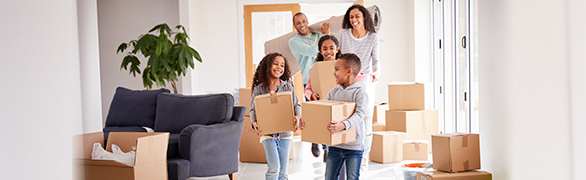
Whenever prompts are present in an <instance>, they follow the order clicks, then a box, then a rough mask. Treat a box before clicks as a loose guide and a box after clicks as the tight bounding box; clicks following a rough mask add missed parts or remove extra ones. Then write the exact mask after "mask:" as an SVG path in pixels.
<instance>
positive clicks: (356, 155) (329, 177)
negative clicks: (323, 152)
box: [326, 146, 362, 180]
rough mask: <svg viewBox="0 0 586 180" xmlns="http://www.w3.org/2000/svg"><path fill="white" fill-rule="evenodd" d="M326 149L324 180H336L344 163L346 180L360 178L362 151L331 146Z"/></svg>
mask: <svg viewBox="0 0 586 180" xmlns="http://www.w3.org/2000/svg"><path fill="white" fill-rule="evenodd" d="M328 148H329V149H328V160H327V162H326V180H337V179H338V176H339V175H340V169H341V168H342V165H343V164H344V163H346V177H347V178H346V179H348V180H358V177H360V163H361V162H362V151H357V150H348V149H341V148H337V147H332V146H330V147H328Z"/></svg>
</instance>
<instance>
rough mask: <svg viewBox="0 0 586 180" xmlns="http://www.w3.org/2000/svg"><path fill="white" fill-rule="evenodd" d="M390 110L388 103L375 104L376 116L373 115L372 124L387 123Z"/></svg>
mask: <svg viewBox="0 0 586 180" xmlns="http://www.w3.org/2000/svg"><path fill="white" fill-rule="evenodd" d="M387 110H389V104H388V103H386V102H377V103H374V114H373V115H372V122H373V123H383V124H384V123H385V121H386V118H385V117H386V115H385V114H386V113H387Z"/></svg>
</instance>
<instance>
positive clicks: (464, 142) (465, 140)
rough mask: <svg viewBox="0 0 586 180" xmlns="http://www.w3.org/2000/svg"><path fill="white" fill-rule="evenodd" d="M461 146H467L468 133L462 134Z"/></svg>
mask: <svg viewBox="0 0 586 180" xmlns="http://www.w3.org/2000/svg"><path fill="white" fill-rule="evenodd" d="M462 147H468V134H462Z"/></svg>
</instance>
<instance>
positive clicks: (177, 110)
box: [155, 93, 234, 133]
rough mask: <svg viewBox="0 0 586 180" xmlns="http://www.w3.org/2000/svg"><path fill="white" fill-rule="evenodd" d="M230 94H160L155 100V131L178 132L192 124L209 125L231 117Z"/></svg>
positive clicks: (231, 100)
mask: <svg viewBox="0 0 586 180" xmlns="http://www.w3.org/2000/svg"><path fill="white" fill-rule="evenodd" d="M233 108H234V98H233V97H232V95H230V94H227V93H223V94H207V95H181V94H160V95H159V97H158V102H157V117H156V120H155V131H156V132H171V133H180V132H181V130H183V128H185V127H187V126H189V125H192V124H201V125H210V124H216V123H223V122H228V121H230V119H231V118H232V111H233Z"/></svg>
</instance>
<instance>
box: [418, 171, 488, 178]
mask: <svg viewBox="0 0 586 180" xmlns="http://www.w3.org/2000/svg"><path fill="white" fill-rule="evenodd" d="M417 180H492V174H491V173H490V172H487V171H483V170H474V171H466V172H459V173H448V172H442V171H423V172H418V173H417Z"/></svg>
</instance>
